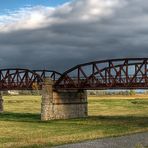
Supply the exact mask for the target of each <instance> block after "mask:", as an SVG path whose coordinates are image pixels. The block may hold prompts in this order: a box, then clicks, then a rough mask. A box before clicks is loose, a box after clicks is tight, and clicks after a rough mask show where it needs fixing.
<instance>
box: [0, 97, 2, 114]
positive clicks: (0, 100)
mask: <svg viewBox="0 0 148 148" xmlns="http://www.w3.org/2000/svg"><path fill="white" fill-rule="evenodd" d="M2 112H3V98H2V95H1V94H0V113H2Z"/></svg>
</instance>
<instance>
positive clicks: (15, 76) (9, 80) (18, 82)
mask: <svg viewBox="0 0 148 148" xmlns="http://www.w3.org/2000/svg"><path fill="white" fill-rule="evenodd" d="M42 82H43V79H42V77H41V76H40V75H38V74H37V73H35V72H33V71H31V70H28V69H17V68H14V69H0V90H3V91H4V90H32V89H35V88H34V87H38V89H41V83H42Z"/></svg>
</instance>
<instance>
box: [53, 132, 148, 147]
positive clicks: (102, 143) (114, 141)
mask: <svg viewBox="0 0 148 148" xmlns="http://www.w3.org/2000/svg"><path fill="white" fill-rule="evenodd" d="M147 146H148V132H145V133H138V134H133V135H128V136H122V137H115V138H104V139H98V140H94V141H87V142H82V143H76V144H68V145H63V146H57V147H55V148H145V147H147Z"/></svg>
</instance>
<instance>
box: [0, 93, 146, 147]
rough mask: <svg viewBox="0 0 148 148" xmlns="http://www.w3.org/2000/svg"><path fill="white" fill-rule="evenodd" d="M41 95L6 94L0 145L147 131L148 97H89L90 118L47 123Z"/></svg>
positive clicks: (43, 144) (43, 143) (29, 144)
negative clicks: (43, 115)
mask: <svg viewBox="0 0 148 148" xmlns="http://www.w3.org/2000/svg"><path fill="white" fill-rule="evenodd" d="M40 98H41V97H40V96H5V97H4V100H5V106H4V107H5V112H4V113H3V114H0V147H4V148H7V147H11V148H17V147H21V148H27V147H30V148H37V147H46V146H49V147H50V146H54V145H60V144H65V143H73V142H78V141H84V140H88V139H96V138H102V137H108V136H118V135H124V134H129V133H135V132H143V131H148V99H147V98H148V97H132V98H131V97H127V98H125V99H123V98H124V97H99V98H97V97H90V98H89V115H90V116H89V117H88V118H81V119H70V120H56V121H48V122H42V121H40ZM134 98H136V99H134ZM143 98H144V99H143Z"/></svg>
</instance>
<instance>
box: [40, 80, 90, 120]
mask: <svg viewBox="0 0 148 148" xmlns="http://www.w3.org/2000/svg"><path fill="white" fill-rule="evenodd" d="M52 85H53V82H52V81H51V80H47V79H46V80H45V83H44V84H43V87H42V104H41V120H43V121H45V120H54V119H69V118H80V117H87V114H88V113H87V93H86V91H84V90H53V88H52Z"/></svg>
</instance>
